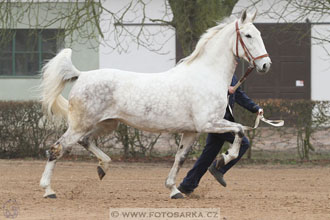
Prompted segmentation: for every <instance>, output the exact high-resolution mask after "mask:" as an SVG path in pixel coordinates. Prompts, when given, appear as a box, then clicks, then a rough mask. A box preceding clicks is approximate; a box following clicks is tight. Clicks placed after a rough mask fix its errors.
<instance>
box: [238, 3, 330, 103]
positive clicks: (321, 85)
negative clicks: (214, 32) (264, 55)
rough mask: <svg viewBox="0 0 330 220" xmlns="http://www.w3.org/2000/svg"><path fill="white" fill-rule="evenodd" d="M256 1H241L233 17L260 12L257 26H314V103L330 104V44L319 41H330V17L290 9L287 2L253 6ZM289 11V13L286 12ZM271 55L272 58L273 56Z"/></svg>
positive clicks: (312, 56)
mask: <svg viewBox="0 0 330 220" xmlns="http://www.w3.org/2000/svg"><path fill="white" fill-rule="evenodd" d="M253 2H255V0H240V1H239V2H238V3H237V4H236V6H235V8H234V10H233V13H234V14H236V15H237V16H238V15H239V14H240V12H241V11H242V10H243V9H245V8H249V10H251V11H253V10H256V9H257V10H258V16H257V18H256V21H255V22H256V23H285V22H287V23H289V22H306V19H307V18H308V19H309V20H310V22H311V23H312V33H311V36H312V39H311V43H312V46H311V98H312V100H320V101H322V100H323V101H330V87H329V86H328V82H330V62H329V61H330V43H329V42H326V41H319V40H317V38H323V39H329V35H330V16H329V15H328V14H327V15H324V14H318V13H310V14H308V15H306V13H304V12H302V11H299V10H296V8H295V7H292V6H290V5H287V1H283V0H263V1H259V2H258V3H257V4H256V5H253ZM284 9H285V10H284ZM270 55H271V54H270Z"/></svg>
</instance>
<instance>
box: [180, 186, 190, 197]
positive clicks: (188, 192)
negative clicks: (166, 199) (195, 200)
mask: <svg viewBox="0 0 330 220" xmlns="http://www.w3.org/2000/svg"><path fill="white" fill-rule="evenodd" d="M178 190H179V191H180V192H182V193H183V194H186V195H189V194H191V193H192V192H193V191H194V190H187V189H185V188H184V187H182V186H181V185H180V186H179V187H178Z"/></svg>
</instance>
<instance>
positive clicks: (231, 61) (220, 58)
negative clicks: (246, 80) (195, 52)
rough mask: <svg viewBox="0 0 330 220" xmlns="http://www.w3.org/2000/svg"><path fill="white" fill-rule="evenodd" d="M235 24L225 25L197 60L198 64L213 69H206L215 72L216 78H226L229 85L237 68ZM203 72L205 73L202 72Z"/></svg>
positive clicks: (210, 72)
mask: <svg viewBox="0 0 330 220" xmlns="http://www.w3.org/2000/svg"><path fill="white" fill-rule="evenodd" d="M235 36H236V35H235V26H234V24H233V23H232V24H229V26H228V27H224V30H221V31H220V32H219V33H218V34H217V35H216V36H215V37H213V38H212V39H211V40H210V42H209V43H208V44H207V45H206V47H205V48H204V53H203V55H202V56H201V57H200V59H199V60H198V61H197V62H198V65H203V66H205V68H208V69H212V71H206V72H205V73H207V74H208V75H210V74H214V77H215V78H219V80H225V81H226V82H227V84H228V85H229V84H230V83H231V80H232V77H233V74H234V72H235V69H236V64H237V62H236V60H235V56H234V54H233V45H234V43H235V42H234V41H235V39H236V38H235ZM200 74H203V73H200Z"/></svg>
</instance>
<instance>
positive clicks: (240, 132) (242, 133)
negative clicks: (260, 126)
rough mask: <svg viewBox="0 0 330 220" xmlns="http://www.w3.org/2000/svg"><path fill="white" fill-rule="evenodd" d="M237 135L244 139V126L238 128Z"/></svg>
mask: <svg viewBox="0 0 330 220" xmlns="http://www.w3.org/2000/svg"><path fill="white" fill-rule="evenodd" d="M237 135H238V137H239V138H243V137H244V135H245V134H244V129H243V126H239V127H238V132H237Z"/></svg>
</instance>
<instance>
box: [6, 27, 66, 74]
mask: <svg viewBox="0 0 330 220" xmlns="http://www.w3.org/2000/svg"><path fill="white" fill-rule="evenodd" d="M20 30H27V31H36V35H37V50H36V51H31V50H26V51H22V50H16V32H17V31H20ZM47 30H52V31H56V32H57V33H56V51H54V56H55V55H56V53H57V51H58V50H59V49H60V48H61V47H63V46H64V41H65V40H64V38H63V39H59V38H58V36H59V35H58V33H59V32H62V31H64V29H57V28H51V29H36V30H31V29H24V28H19V29H10V30H9V31H13V32H14V33H13V34H12V36H11V42H9V43H11V46H10V48H11V51H10V53H11V68H12V71H11V74H10V75H1V74H0V79H1V78H2V79H4V78H23V79H24V78H32V79H33V78H35V79H38V78H40V71H41V68H42V66H43V64H44V60H43V58H42V57H43V54H44V53H47V52H46V51H43V40H44V39H43V37H42V32H44V31H47ZM59 41H60V42H59ZM48 53H49V51H48ZM17 54H37V56H38V71H37V72H36V74H33V75H28V73H26V74H25V75H17V71H16V62H17V61H16V55H17ZM0 71H1V70H0Z"/></svg>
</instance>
